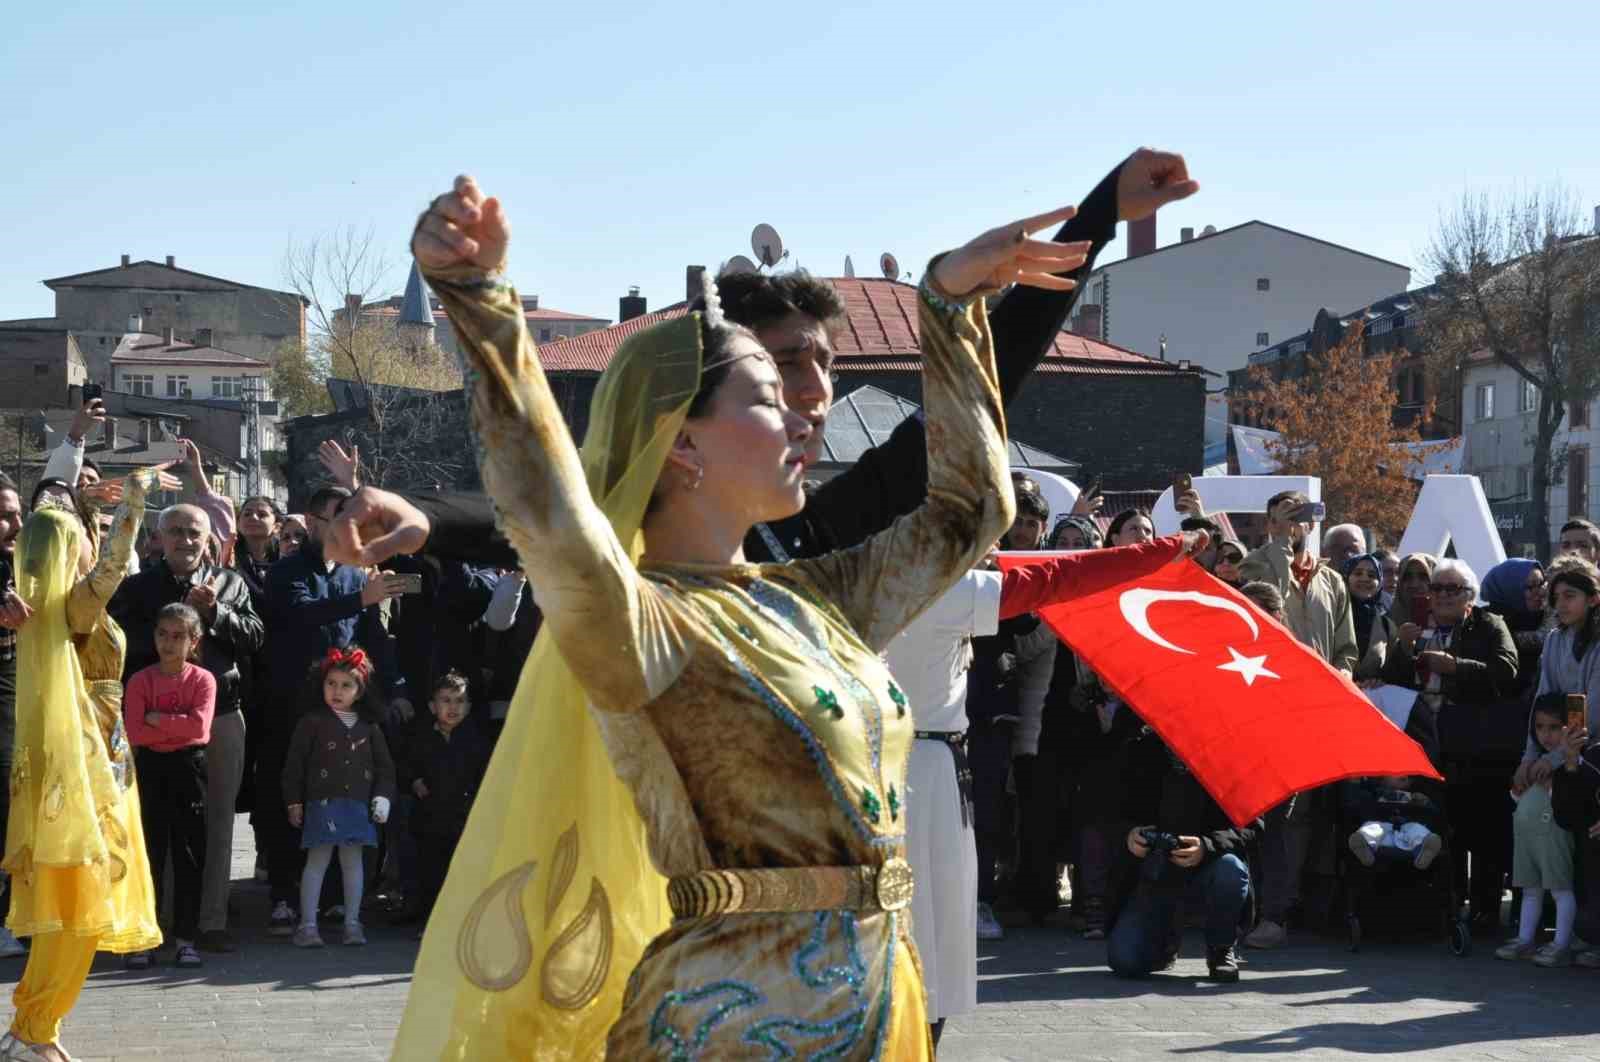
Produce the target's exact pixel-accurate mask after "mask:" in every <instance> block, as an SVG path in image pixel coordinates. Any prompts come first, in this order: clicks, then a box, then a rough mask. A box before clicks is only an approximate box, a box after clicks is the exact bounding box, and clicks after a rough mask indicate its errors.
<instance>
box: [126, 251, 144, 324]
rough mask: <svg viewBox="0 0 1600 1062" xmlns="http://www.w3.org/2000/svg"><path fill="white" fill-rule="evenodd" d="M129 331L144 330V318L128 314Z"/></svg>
mask: <svg viewBox="0 0 1600 1062" xmlns="http://www.w3.org/2000/svg"><path fill="white" fill-rule="evenodd" d="M123 257H124V258H126V257H127V255H123ZM128 331H130V332H143V331H144V318H143V317H140V316H139V315H138V314H136V313H130V314H129V315H128Z"/></svg>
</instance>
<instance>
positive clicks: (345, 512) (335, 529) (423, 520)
mask: <svg viewBox="0 0 1600 1062" xmlns="http://www.w3.org/2000/svg"><path fill="white" fill-rule="evenodd" d="M431 530H432V525H431V524H429V522H428V517H427V514H426V513H424V512H423V511H422V510H421V509H418V508H417V507H416V506H415V505H412V504H411V503H410V502H408V501H406V500H405V499H404V498H402V497H400V496H399V495H398V494H391V493H389V492H388V491H386V490H378V489H377V488H376V487H362V488H361V489H360V490H358V491H356V493H355V495H354V496H352V497H350V498H347V499H345V501H344V503H343V504H342V505H340V506H339V509H338V511H337V512H336V513H335V514H334V517H333V519H332V520H331V521H329V522H328V527H327V531H326V533H325V535H324V536H323V541H322V550H323V555H324V556H326V557H327V558H328V559H329V560H331V561H337V562H338V563H340V564H351V565H354V566H355V567H357V568H365V567H368V566H369V565H373V564H382V563H383V562H384V561H386V560H388V559H389V558H391V557H398V556H400V555H402V554H411V553H416V552H418V551H420V550H421V549H422V547H423V546H424V545H426V544H427V542H428V534H429V532H430V531H431Z"/></svg>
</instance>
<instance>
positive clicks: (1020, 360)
mask: <svg viewBox="0 0 1600 1062" xmlns="http://www.w3.org/2000/svg"><path fill="white" fill-rule="evenodd" d="M1121 175H1122V164H1121V163H1118V164H1117V166H1116V167H1115V168H1114V169H1113V170H1112V171H1111V172H1110V173H1108V174H1106V175H1105V177H1104V178H1103V179H1102V180H1101V181H1100V183H1099V184H1097V185H1095V187H1094V191H1092V192H1090V193H1089V197H1088V198H1087V199H1085V200H1084V201H1083V202H1082V203H1081V204H1079V206H1078V213H1077V215H1076V216H1075V217H1073V219H1072V220H1071V221H1068V222H1067V223H1066V224H1065V225H1063V226H1061V231H1059V232H1057V233H1056V234H1055V237H1054V239H1055V242H1057V243H1071V242H1073V241H1076V240H1088V241H1090V244H1091V246H1090V247H1089V257H1088V258H1087V259H1086V260H1085V261H1084V263H1083V265H1081V266H1079V267H1078V268H1077V269H1076V270H1074V271H1073V272H1071V273H1068V274H1067V276H1069V277H1071V278H1072V279H1073V280H1076V281H1077V282H1078V287H1075V288H1073V289H1072V290H1071V291H1046V290H1045V289H1044V288H1028V287H1023V286H1021V285H1017V286H1016V287H1013V288H1012V289H1011V290H1010V291H1008V292H1006V294H1005V297H1004V298H1002V299H1001V300H1000V301H999V302H997V303H995V304H994V305H993V306H991V307H989V328H990V331H992V332H993V333H994V351H995V368H996V369H997V370H998V371H999V374H1000V401H1001V402H1002V403H1003V404H1005V405H1008V406H1009V405H1010V404H1011V403H1012V401H1013V400H1014V399H1015V398H1016V397H1017V394H1018V393H1019V392H1021V390H1022V385H1023V384H1025V383H1027V382H1028V377H1029V376H1031V375H1032V374H1033V370H1034V369H1036V368H1037V367H1038V365H1039V362H1040V361H1042V360H1043V359H1044V356H1045V355H1046V354H1047V353H1049V351H1050V345H1051V344H1052V343H1054V342H1055V339H1056V336H1057V335H1059V334H1060V333H1061V328H1062V326H1063V325H1065V324H1066V323H1067V315H1068V314H1070V313H1071V312H1072V307H1073V305H1074V304H1075V303H1076V302H1077V301H1078V296H1079V295H1081V294H1082V293H1083V284H1084V282H1085V281H1087V280H1088V279H1089V274H1090V273H1092V272H1093V271H1094V260H1095V258H1096V257H1098V256H1099V254H1100V252H1101V251H1103V250H1104V249H1105V246H1106V244H1108V243H1110V242H1111V241H1112V240H1113V239H1115V238H1116V235H1117V179H1118V178H1119V177H1120V176H1121Z"/></svg>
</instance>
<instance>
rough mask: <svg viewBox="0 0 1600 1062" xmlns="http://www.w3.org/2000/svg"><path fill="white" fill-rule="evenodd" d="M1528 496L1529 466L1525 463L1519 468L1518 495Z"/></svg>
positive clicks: (1521, 496)
mask: <svg viewBox="0 0 1600 1062" xmlns="http://www.w3.org/2000/svg"><path fill="white" fill-rule="evenodd" d="M1527 496H1528V466H1527V465H1523V466H1522V467H1520V468H1518V469H1517V497H1519V498H1526V497H1527Z"/></svg>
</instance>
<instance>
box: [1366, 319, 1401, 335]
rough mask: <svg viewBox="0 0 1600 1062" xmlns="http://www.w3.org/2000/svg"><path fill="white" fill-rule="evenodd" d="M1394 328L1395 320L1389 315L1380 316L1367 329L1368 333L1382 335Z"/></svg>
mask: <svg viewBox="0 0 1600 1062" xmlns="http://www.w3.org/2000/svg"><path fill="white" fill-rule="evenodd" d="M1393 330H1394V321H1393V319H1391V318H1388V317H1380V318H1379V319H1378V320H1376V321H1373V322H1372V327H1371V328H1369V329H1367V335H1369V336H1381V335H1383V334H1384V333H1385V332H1391V331H1393Z"/></svg>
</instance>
